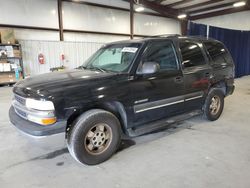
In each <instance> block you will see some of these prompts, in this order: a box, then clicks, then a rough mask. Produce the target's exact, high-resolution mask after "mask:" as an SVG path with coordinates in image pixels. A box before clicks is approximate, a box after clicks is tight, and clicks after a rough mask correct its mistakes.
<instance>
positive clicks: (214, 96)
mask: <svg viewBox="0 0 250 188" xmlns="http://www.w3.org/2000/svg"><path fill="white" fill-rule="evenodd" d="M223 108H224V94H223V92H222V91H221V90H220V89H216V88H214V89H212V90H211V91H210V92H209V94H208V96H207V98H206V101H205V105H204V115H205V117H206V118H207V119H208V120H210V121H215V120H217V119H218V118H219V117H220V115H221V113H222V111H223Z"/></svg>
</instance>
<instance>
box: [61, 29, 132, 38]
mask: <svg viewBox="0 0 250 188" xmlns="http://www.w3.org/2000/svg"><path fill="white" fill-rule="evenodd" d="M63 31H64V32H70V33H89V34H99V35H116V36H126V37H130V34H127V33H112V32H103V31H89V30H75V29H64V30H63Z"/></svg>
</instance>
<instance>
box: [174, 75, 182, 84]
mask: <svg viewBox="0 0 250 188" xmlns="http://www.w3.org/2000/svg"><path fill="white" fill-rule="evenodd" d="M174 81H175V82H176V83H182V82H183V79H182V77H181V76H178V77H175V79H174Z"/></svg>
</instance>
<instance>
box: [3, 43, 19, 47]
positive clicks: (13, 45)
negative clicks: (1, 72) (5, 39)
mask: <svg viewBox="0 0 250 188" xmlns="http://www.w3.org/2000/svg"><path fill="white" fill-rule="evenodd" d="M0 46H18V47H19V46H20V44H2V43H0Z"/></svg>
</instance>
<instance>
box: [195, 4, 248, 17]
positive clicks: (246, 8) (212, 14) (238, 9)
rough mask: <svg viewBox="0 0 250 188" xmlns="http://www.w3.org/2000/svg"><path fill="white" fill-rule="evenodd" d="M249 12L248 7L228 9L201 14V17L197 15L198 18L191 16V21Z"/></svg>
mask: <svg viewBox="0 0 250 188" xmlns="http://www.w3.org/2000/svg"><path fill="white" fill-rule="evenodd" d="M247 10H250V9H249V7H248V6H244V7H238V8H235V7H234V8H228V9H225V10H220V11H215V12H210V13H206V14H201V15H197V16H190V19H191V20H198V19H203V18H210V17H214V16H221V15H225V14H232V13H236V12H242V11H247Z"/></svg>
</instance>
